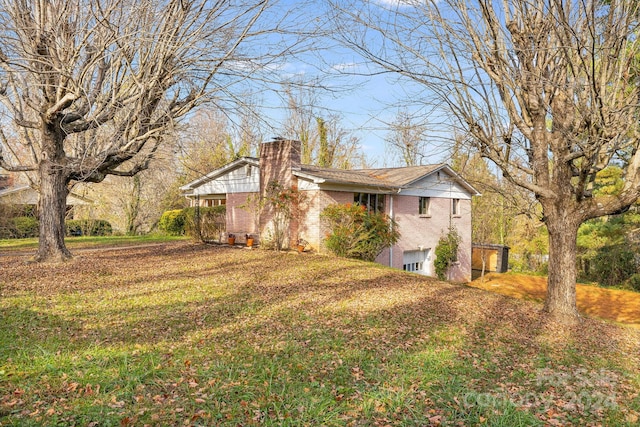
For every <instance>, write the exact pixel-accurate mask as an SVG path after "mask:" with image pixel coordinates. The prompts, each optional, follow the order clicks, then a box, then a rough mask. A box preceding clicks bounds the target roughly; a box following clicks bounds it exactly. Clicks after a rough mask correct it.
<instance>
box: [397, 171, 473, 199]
mask: <svg viewBox="0 0 640 427" xmlns="http://www.w3.org/2000/svg"><path fill="white" fill-rule="evenodd" d="M400 194H402V195H405V196H420V197H442V198H449V199H463V200H468V199H471V196H474V195H477V194H478V193H477V191H474V192H471V191H470V188H468V187H467V186H464V185H463V181H461V180H460V179H459V178H458V177H457V176H454V175H451V174H449V173H448V171H446V170H444V169H443V170H439V171H437V172H435V173H432V174H430V175H427V176H424V177H422V178H420V179H419V180H417V181H414V182H412V183H411V184H410V185H408V186H407V187H405V188H403V189H402V190H401V191H400Z"/></svg>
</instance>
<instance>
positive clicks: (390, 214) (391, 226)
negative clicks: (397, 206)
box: [389, 188, 402, 267]
mask: <svg viewBox="0 0 640 427" xmlns="http://www.w3.org/2000/svg"><path fill="white" fill-rule="evenodd" d="M401 191H402V189H401V188H398V193H397V194H400V192H401ZM389 218H391V220H394V219H395V214H394V211H393V193H391V194H389ZM389 227H390V228H393V222H391V223H390V224H389ZM392 231H393V230H392ZM389 267H393V245H391V246H389Z"/></svg>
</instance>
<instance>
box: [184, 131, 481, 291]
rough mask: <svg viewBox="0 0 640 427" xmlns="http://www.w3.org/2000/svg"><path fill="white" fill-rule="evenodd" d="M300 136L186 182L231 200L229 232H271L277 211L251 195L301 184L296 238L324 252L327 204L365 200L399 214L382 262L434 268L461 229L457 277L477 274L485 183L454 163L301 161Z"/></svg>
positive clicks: (196, 195)
mask: <svg viewBox="0 0 640 427" xmlns="http://www.w3.org/2000/svg"><path fill="white" fill-rule="evenodd" d="M300 145H301V144H300V142H299V141H293V140H286V139H282V138H276V139H274V140H273V141H270V142H266V143H263V144H261V146H260V158H259V159H256V158H253V157H243V158H240V159H237V160H235V161H233V162H231V163H229V164H227V165H225V166H223V167H221V168H219V169H217V170H214V171H213V172H211V173H209V174H207V175H204V176H202V177H201V178H198V179H196V180H194V181H192V182H190V183H188V184H186V185H184V186H183V187H181V190H182V191H183V194H184V195H185V196H186V197H187V198H189V199H190V200H191V204H192V206H195V205H199V206H216V205H220V204H225V205H226V229H227V233H233V234H235V235H236V236H244V235H245V234H246V233H251V234H254V235H258V236H260V237H262V238H264V237H265V236H267V235H268V233H269V226H270V220H271V219H270V217H269V214H268V213H265V212H264V211H259V210H258V209H254V210H253V211H252V210H251V209H248V208H247V206H248V205H250V204H249V203H248V200H251V198H252V197H254V198H255V196H256V195H258V194H265V188H266V185H267V184H268V183H269V182H270V181H274V180H275V181H278V182H279V183H280V184H282V185H283V186H284V187H287V188H288V187H294V188H297V189H298V190H299V191H300V192H302V193H304V194H305V195H306V197H305V199H306V202H305V207H304V212H303V213H302V215H301V218H300V220H299V221H298V222H299V223H295V222H292V223H291V225H290V230H289V236H290V238H291V239H294V238H295V237H302V238H304V239H305V240H306V241H307V242H308V243H309V246H311V247H312V248H313V249H315V250H318V251H320V252H322V251H323V250H324V249H323V245H322V241H323V237H324V235H325V233H326V231H327V230H325V229H324V227H323V224H322V222H321V220H320V213H321V212H322V210H323V209H324V208H325V207H326V206H328V205H329V204H333V203H354V202H356V203H361V204H363V205H366V206H367V207H368V208H369V209H374V210H377V211H382V212H384V213H386V214H387V215H389V216H390V217H392V218H394V219H395V221H396V222H397V224H398V227H399V231H400V234H401V237H400V240H399V241H398V242H397V243H396V244H395V245H394V246H393V247H390V248H388V249H386V250H385V251H384V252H382V253H381V254H380V255H379V256H378V258H377V259H376V261H377V262H379V263H381V264H384V265H388V266H391V267H395V268H400V269H404V270H407V271H412V272H416V273H419V274H424V275H434V274H435V272H434V268H433V260H434V249H435V247H436V245H437V244H438V240H439V239H440V237H441V236H442V235H443V234H446V233H447V231H448V229H449V227H450V226H451V227H455V229H456V230H457V232H458V234H459V235H460V237H461V245H460V250H459V253H458V262H457V264H456V266H455V268H453V269H452V271H451V272H450V278H451V280H456V281H469V280H470V279H471V198H472V196H474V195H479V193H478V191H477V190H475V189H474V188H473V186H471V185H470V184H469V183H467V182H466V181H465V180H464V179H462V178H461V177H460V176H459V175H458V174H456V173H455V172H454V171H453V170H452V169H451V168H450V167H449V166H447V165H446V164H437V165H428V166H411V167H398V168H382V169H359V170H339V169H330V168H322V167H317V166H310V165H303V164H301V163H300Z"/></svg>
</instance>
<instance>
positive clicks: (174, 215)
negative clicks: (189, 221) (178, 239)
mask: <svg viewBox="0 0 640 427" xmlns="http://www.w3.org/2000/svg"><path fill="white" fill-rule="evenodd" d="M185 223H186V215H185V212H184V209H175V210H171V211H165V212H164V213H163V214H162V216H161V217H160V222H159V223H158V228H160V230H162V231H164V232H166V233H167V234H170V235H172V236H180V235H182V234H184V229H185Z"/></svg>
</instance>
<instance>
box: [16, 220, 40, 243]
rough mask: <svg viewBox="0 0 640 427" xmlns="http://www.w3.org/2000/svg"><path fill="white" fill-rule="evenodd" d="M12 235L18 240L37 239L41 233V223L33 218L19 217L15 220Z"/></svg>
mask: <svg viewBox="0 0 640 427" xmlns="http://www.w3.org/2000/svg"><path fill="white" fill-rule="evenodd" d="M12 225H13V227H12V230H11V234H12V236H13V237H14V238H16V239H23V238H27V237H37V236H38V232H39V226H40V224H39V222H38V220H37V219H35V218H34V217H31V216H18V217H15V218H13V224H12Z"/></svg>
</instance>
